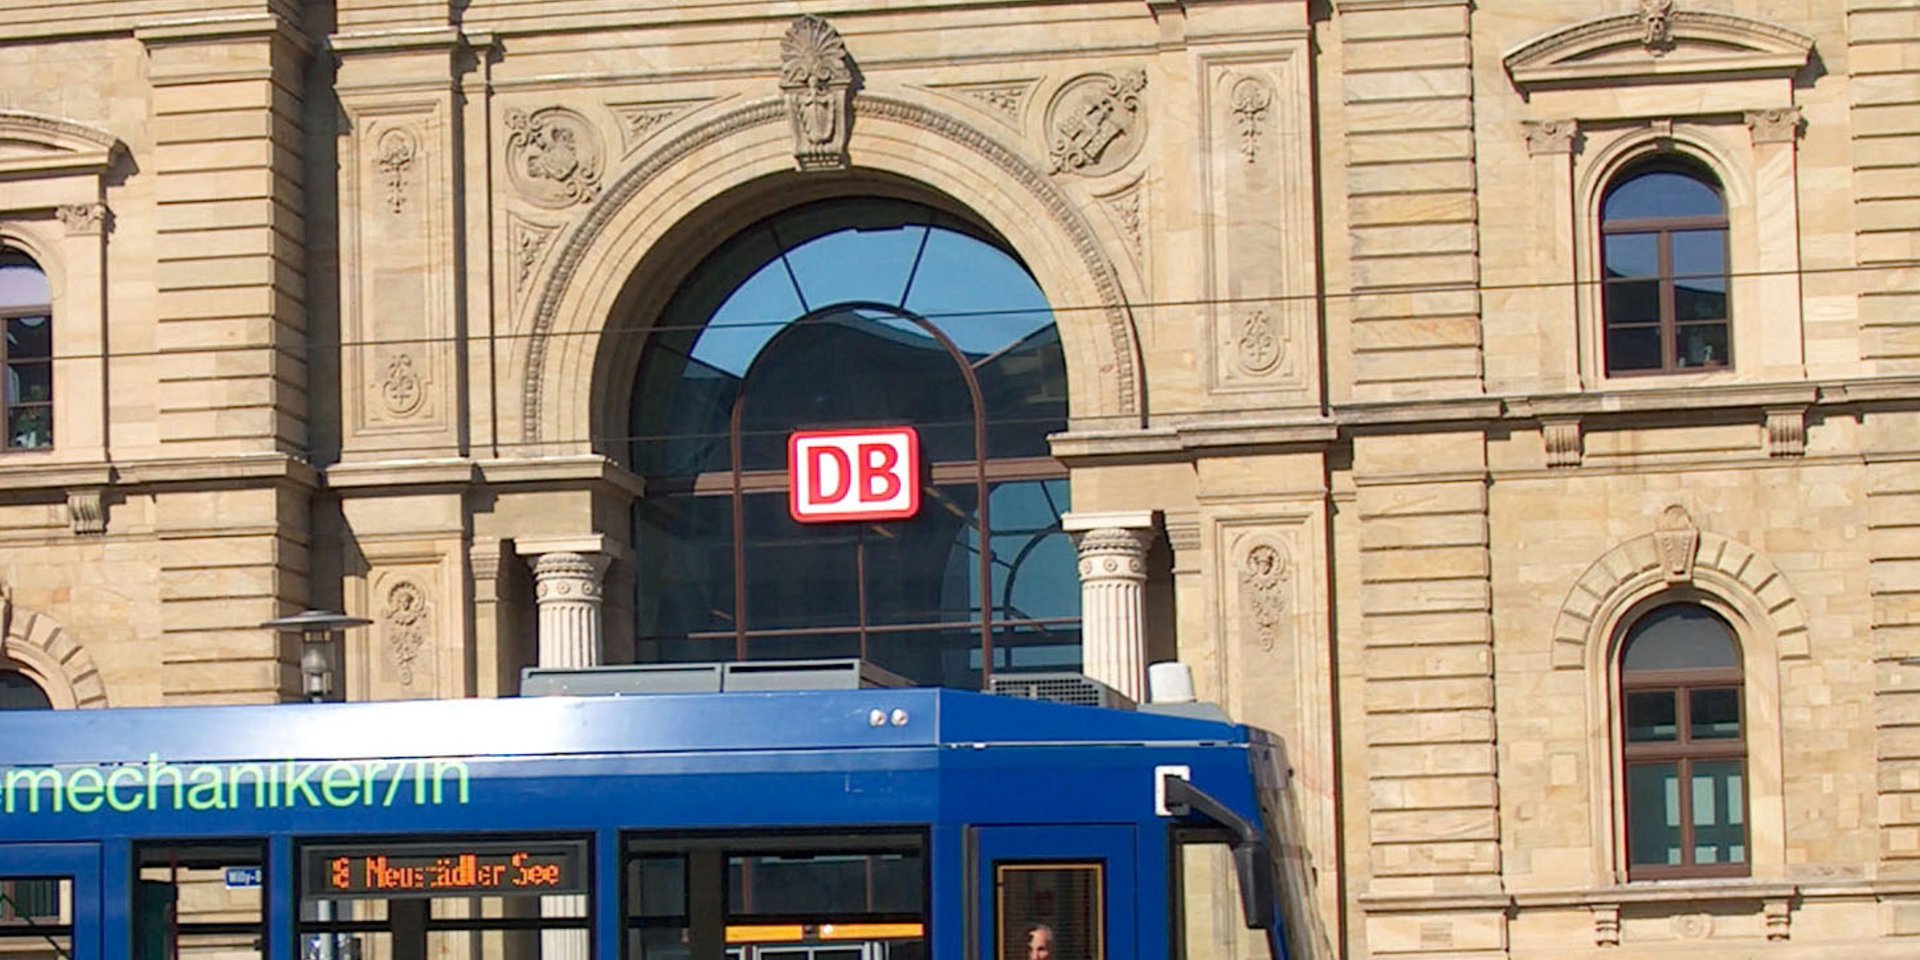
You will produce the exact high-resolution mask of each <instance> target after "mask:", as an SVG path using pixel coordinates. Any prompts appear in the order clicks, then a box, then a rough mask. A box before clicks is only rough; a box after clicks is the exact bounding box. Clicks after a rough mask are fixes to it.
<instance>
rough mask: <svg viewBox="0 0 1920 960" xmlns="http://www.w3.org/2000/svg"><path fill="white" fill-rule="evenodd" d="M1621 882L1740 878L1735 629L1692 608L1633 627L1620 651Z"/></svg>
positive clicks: (1743, 766) (1742, 753)
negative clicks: (1624, 871)
mask: <svg viewBox="0 0 1920 960" xmlns="http://www.w3.org/2000/svg"><path fill="white" fill-rule="evenodd" d="M1620 703H1621V710H1620V716H1621V726H1622V734H1623V735H1622V737H1621V740H1622V749H1621V761H1622V763H1621V765H1622V768H1623V774H1624V776H1623V777H1622V778H1621V779H1622V783H1623V785H1624V792H1625V800H1626V827H1627V830H1626V833H1627V860H1628V877H1629V878H1630V879H1636V880H1640V879H1655V878H1666V877H1698V876H1745V875H1746V874H1747V872H1748V863H1747V799H1746V793H1747V790H1746V784H1747V777H1746V770H1747V744H1746V716H1745V712H1746V711H1745V698H1744V696H1743V687H1742V675H1741V669H1740V652H1739V645H1738V643H1737V641H1736V640H1735V639H1734V634H1733V629H1732V628H1731V627H1729V626H1728V625H1727V622H1726V621H1725V620H1723V619H1721V618H1720V616H1719V615H1718V614H1716V613H1714V612H1713V611H1712V610H1709V609H1707V608H1706V607H1704V606H1701V605H1699V604H1694V603H1676V604H1670V605H1667V606H1663V607H1659V608H1657V609H1654V610H1652V611H1650V612H1648V613H1647V614H1646V615H1644V616H1642V617H1640V618H1639V619H1638V620H1636V621H1634V622H1633V624H1632V625H1631V626H1630V627H1629V628H1628V630H1627V635H1626V637H1625V642H1624V643H1623V644H1622V648H1621V659H1620Z"/></svg>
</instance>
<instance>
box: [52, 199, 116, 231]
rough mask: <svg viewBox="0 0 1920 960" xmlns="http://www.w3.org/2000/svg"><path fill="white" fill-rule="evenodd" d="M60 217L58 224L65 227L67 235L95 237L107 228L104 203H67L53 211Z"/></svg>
mask: <svg viewBox="0 0 1920 960" xmlns="http://www.w3.org/2000/svg"><path fill="white" fill-rule="evenodd" d="M54 212H55V213H56V214H57V215H58V216H59V217H60V225H61V226H62V227H65V228H66V231H67V236H69V237H97V236H99V235H100V234H101V233H103V232H104V231H105V230H106V228H107V205H106V204H104V203H69V204H63V205H61V206H60V207H59V208H58V209H57V210H55V211H54Z"/></svg>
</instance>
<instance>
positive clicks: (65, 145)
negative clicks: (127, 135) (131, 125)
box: [0, 110, 123, 178]
mask: <svg viewBox="0 0 1920 960" xmlns="http://www.w3.org/2000/svg"><path fill="white" fill-rule="evenodd" d="M122 149H123V147H122V145H121V143H120V140H119V138H117V137H115V136H114V135H113V134H111V133H108V132H106V131H104V130H97V129H95V128H93V127H89V126H86V125H84V124H79V123H74V122H73V121H71V120H61V119H59V118H57V117H48V116H43V115H41V114H37V113H27V112H25V111H21V110H0V177H10V178H18V177H32V176H51V175H58V174H67V173H92V174H96V175H104V174H105V173H106V172H107V170H108V168H109V167H111V166H112V165H113V161H114V157H115V155H116V154H117V153H119V152H120V151H121V150H122Z"/></svg>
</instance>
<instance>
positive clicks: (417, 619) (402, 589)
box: [380, 580, 430, 687]
mask: <svg viewBox="0 0 1920 960" xmlns="http://www.w3.org/2000/svg"><path fill="white" fill-rule="evenodd" d="M429 612H430V607H429V605H428V603H427V592H426V590H425V589H424V588H422V587H421V586H420V585H419V584H417V583H414V582H413V581H411V580H401V581H399V582H397V583H395V584H394V585H393V586H392V587H390V588H388V590H387V602H386V606H385V608H384V609H383V610H382V612H381V614H380V619H381V623H382V628H381V634H382V635H383V636H384V638H385V639H386V654H387V657H388V658H389V659H390V660H391V661H392V662H393V666H394V670H395V673H396V675H397V677H398V678H399V680H400V685H401V686H403V687H410V686H413V677H414V665H415V663H416V662H417V661H418V660H419V659H420V652H421V650H423V649H424V648H425V647H426V645H427V636H428V633H429V631H428V626H429V623H428V614H429Z"/></svg>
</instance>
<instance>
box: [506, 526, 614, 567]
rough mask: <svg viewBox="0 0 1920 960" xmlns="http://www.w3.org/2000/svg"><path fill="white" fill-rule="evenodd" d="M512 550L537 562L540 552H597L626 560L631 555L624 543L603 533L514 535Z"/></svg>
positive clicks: (587, 553)
mask: <svg viewBox="0 0 1920 960" xmlns="http://www.w3.org/2000/svg"><path fill="white" fill-rule="evenodd" d="M513 552H514V553H515V554H517V555H519V556H522V557H527V558H529V561H528V562H537V561H538V559H539V557H540V556H541V555H542V554H548V553H577V554H580V555H582V556H592V555H594V554H598V555H601V556H604V557H606V558H607V559H608V560H626V559H628V558H630V557H631V556H632V555H633V551H631V550H629V549H628V548H627V545H626V544H625V543H622V542H620V541H618V540H615V539H613V538H611V537H608V536H607V535H606V534H604V533H562V534H538V535H535V536H530V537H515V538H514V540H513Z"/></svg>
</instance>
